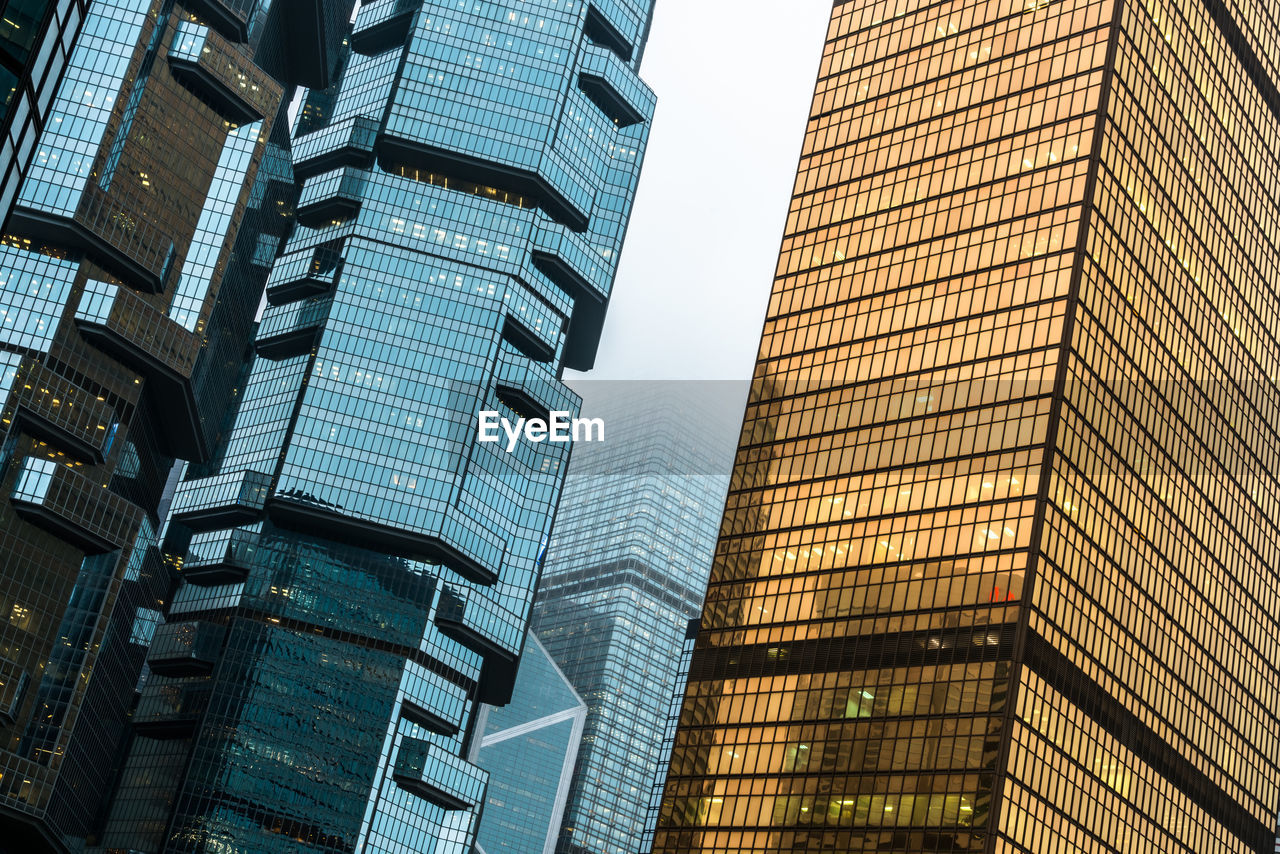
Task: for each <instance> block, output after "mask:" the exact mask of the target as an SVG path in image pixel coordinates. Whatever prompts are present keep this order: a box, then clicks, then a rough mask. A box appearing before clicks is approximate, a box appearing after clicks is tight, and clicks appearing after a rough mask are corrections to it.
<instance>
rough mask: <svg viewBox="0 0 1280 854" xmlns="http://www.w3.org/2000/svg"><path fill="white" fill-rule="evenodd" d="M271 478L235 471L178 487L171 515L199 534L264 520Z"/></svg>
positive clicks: (259, 473)
mask: <svg viewBox="0 0 1280 854" xmlns="http://www.w3.org/2000/svg"><path fill="white" fill-rule="evenodd" d="M270 491H271V476H270V475H267V474H263V473H261V472H256V471H248V470H245V471H235V472H229V473H227V474H217V475H213V476H212V477H205V478H200V479H199V480H188V481H185V482H183V483H181V484H179V485H178V489H177V492H175V493H174V496H173V504H172V506H171V509H170V512H171V514H172V515H173V517H174V518H175V519H177V520H178V521H180V522H182V523H183V524H184V525H186V526H187V527H189V528H192V529H194V530H197V531H212V530H216V529H218V528H231V527H235V526H237V525H243V524H246V523H248V522H252V521H254V520H256V519H258V518H259V517H261V516H262V510H263V507H264V506H265V504H266V500H267V495H268V493H269V492H270Z"/></svg>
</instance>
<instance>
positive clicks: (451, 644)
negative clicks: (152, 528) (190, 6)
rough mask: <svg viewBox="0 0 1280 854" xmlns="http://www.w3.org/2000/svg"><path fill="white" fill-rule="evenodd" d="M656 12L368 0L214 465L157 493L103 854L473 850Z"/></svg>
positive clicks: (307, 131)
mask: <svg viewBox="0 0 1280 854" xmlns="http://www.w3.org/2000/svg"><path fill="white" fill-rule="evenodd" d="M650 14H651V7H650V2H649V0H592V2H588V3H584V2H579V0H523V2H514V0H512V2H470V0H468V2H465V3H459V2H440V3H436V2H406V0H376V2H369V3H365V4H363V5H362V6H361V7H360V8H359V11H358V13H357V15H356V17H355V19H354V22H353V25H352V30H351V33H350V37H349V38H348V40H347V43H346V55H345V58H344V59H343V60H342V63H341V67H340V69H339V71H338V73H337V76H336V82H335V83H334V84H333V85H332V86H330V87H329V88H326V89H323V90H319V89H317V90H311V91H309V92H306V93H305V97H304V99H303V101H302V105H301V108H300V110H299V111H298V113H297V118H296V121H295V126H294V129H293V139H292V161H293V162H292V166H293V170H294V174H295V175H297V176H298V178H299V180H300V181H301V182H302V185H301V195H300V198H299V201H298V208H297V227H296V229H295V230H294V231H293V233H292V235H291V236H290V237H289V239H288V241H287V243H286V244H285V245H284V246H283V247H282V251H281V254H280V256H279V258H278V260H277V261H276V263H275V265H274V268H273V270H272V273H271V275H270V278H269V279H268V282H267V286H266V293H267V299H268V301H269V303H270V304H269V306H268V308H267V309H266V311H265V313H264V314H263V316H262V318H261V323H260V326H259V328H258V331H257V335H256V341H255V351H256V355H255V357H254V358H253V360H252V363H251V365H250V366H248V368H247V372H246V375H245V379H244V383H243V390H242V393H241V394H240V395H239V397H238V398H237V401H236V405H235V406H234V407H233V408H232V410H231V411H230V412H228V413H227V418H228V420H229V423H230V425H231V426H230V429H229V431H228V434H227V435H228V439H227V441H225V442H224V443H222V445H221V446H220V447H219V449H218V451H217V453H216V454H215V458H214V459H213V461H212V462H211V463H208V464H202V465H198V466H192V467H191V468H190V469H189V470H188V472H187V476H186V479H185V480H184V482H183V483H182V484H181V485H180V486H179V488H178V490H177V493H176V495H175V497H174V501H173V505H172V510H171V515H170V522H169V529H168V532H167V535H166V537H165V541H164V549H165V552H166V553H167V554H168V555H170V556H171V560H172V561H173V563H174V565H175V566H177V567H179V575H180V578H181V585H180V588H179V590H178V591H177V593H176V595H175V596H174V598H173V601H172V602H171V604H170V605H169V608H168V613H167V622H166V623H165V624H164V625H163V626H161V627H160V628H159V629H157V631H156V634H155V640H154V643H153V644H152V646H151V650H150V653H149V657H148V662H149V666H150V669H151V677H150V679H149V681H148V684H147V686H146V689H145V691H144V692H143V695H142V698H141V700H140V703H139V706H138V709H137V712H136V713H135V716H134V722H135V727H136V737H135V739H134V742H133V745H132V748H131V751H130V755H129V758H128V761H127V763H126V765H125V768H124V772H123V775H122V778H121V781H120V785H119V787H118V792H117V796H116V799H115V803H114V805H113V807H112V811H111V818H110V821H109V822H108V825H107V830H106V832H105V834H104V836H103V840H102V841H103V844H104V846H105V847H106V848H107V849H123V850H129V851H139V852H158V851H167V852H168V851H172V852H177V851H190V852H196V851H215V850H216V851H253V852H266V851H298V852H302V851H353V852H354V851H361V852H375V851H376V852H404V854H408V852H436V854H445V852H469V851H470V848H471V845H472V844H473V841H474V835H475V824H476V817H477V815H478V812H479V809H480V806H481V804H482V803H483V799H484V792H485V787H486V775H485V773H484V772H483V771H482V770H481V769H480V768H478V767H477V766H475V765H473V764H471V763H470V762H468V761H467V760H466V759H465V758H464V757H466V756H467V755H468V750H469V746H470V741H471V739H472V738H473V737H474V733H473V729H474V727H473V721H472V711H473V708H474V707H475V705H476V704H477V703H478V702H481V701H483V702H488V703H503V702H505V701H506V700H507V699H508V698H509V697H510V693H511V690H512V684H513V681H514V675H515V671H516V665H517V663H518V660H519V658H520V654H521V650H522V647H523V645H524V641H525V634H526V629H527V623H528V618H529V612H530V607H531V602H532V597H533V589H534V586H535V584H536V582H537V579H538V575H539V569H540V556H541V554H540V553H541V550H542V545H543V543H544V542H545V539H546V537H547V536H548V535H549V533H550V527H551V519H552V515H553V512H554V510H555V507H556V503H557V501H558V498H559V493H560V486H561V480H562V478H563V473H564V469H565V463H566V459H567V451H566V450H565V448H566V446H564V445H552V444H538V445H533V444H528V443H521V444H520V445H519V446H518V447H516V449H515V450H514V451H513V452H510V453H509V452H507V450H506V448H505V445H504V444H502V443H498V444H486V443H481V442H479V441H478V436H477V415H478V413H479V412H480V411H485V410H493V411H498V412H501V413H503V414H504V415H505V416H506V417H508V418H510V419H515V418H516V417H518V416H534V415H538V414H542V413H547V412H548V411H559V410H567V411H573V412H576V410H577V407H578V399H577V397H576V396H575V395H574V394H573V393H572V392H570V391H569V390H568V389H567V388H566V387H565V386H564V385H562V383H561V382H560V375H561V372H562V370H563V369H564V368H565V367H566V366H567V367H573V368H589V367H590V366H591V364H592V362H593V359H594V353H595V350H596V346H597V343H598V338H599V335H600V329H601V324H602V321H603V317H604V311H605V306H606V304H607V302H608V298H609V292H610V289H611V285H612V281H613V277H614V272H615V268H616V263H617V259H618V255H619V252H620V250H621V248H622V242H623V236H624V232H625V230H626V224H627V219H628V215H629V212H630V209H631V205H632V199H633V195H634V191H635V187H636V182H637V180H638V176H639V169H640V163H641V159H642V155H643V152H644V149H645V144H646V140H647V134H648V124H649V120H650V117H651V115H652V110H653V106H654V99H653V96H652V94H651V93H650V91H649V90H648V89H647V88H646V87H645V85H644V84H643V83H642V82H641V81H640V80H639V78H638V77H637V68H638V65H639V59H640V54H641V49H642V47H643V44H644V40H645V37H646V33H647V28H648V23H649V18H650Z"/></svg>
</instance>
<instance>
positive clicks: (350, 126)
mask: <svg viewBox="0 0 1280 854" xmlns="http://www.w3.org/2000/svg"><path fill="white" fill-rule="evenodd" d="M415 7H416V4H415ZM377 139H378V123H377V121H376V120H374V119H371V118H369V117H368V116H353V117H351V118H349V119H343V120H342V121H340V122H334V123H333V124H331V125H329V126H328V127H325V128H321V129H320V130H318V131H314V132H313V133H309V134H307V135H306V136H300V137H298V139H297V140H295V141H294V143H293V173H294V174H295V175H296V176H298V177H299V178H309V177H311V176H312V175H319V174H321V173H323V172H329V171H332V170H334V169H338V168H340V167H343V166H355V167H358V168H361V169H367V168H368V167H370V166H371V165H373V146H374V143H375V142H376V141H377Z"/></svg>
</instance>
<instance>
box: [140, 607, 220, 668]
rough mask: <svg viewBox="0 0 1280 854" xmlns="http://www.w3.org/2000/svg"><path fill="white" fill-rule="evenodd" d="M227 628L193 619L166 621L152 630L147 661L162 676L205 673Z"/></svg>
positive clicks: (216, 658)
mask: <svg viewBox="0 0 1280 854" xmlns="http://www.w3.org/2000/svg"><path fill="white" fill-rule="evenodd" d="M226 633H227V630H226V628H225V627H223V626H219V625H216V624H214V623H206V622H202V621H199V620H193V621H190V622H185V623H166V624H164V625H163V626H161V627H160V628H158V629H156V636H155V639H154V640H153V641H152V642H151V649H150V650H149V651H148V652H147V664H148V665H150V666H151V669H152V670H153V671H154V672H156V673H158V674H160V675H162V676H197V675H202V674H206V673H209V672H211V671H212V670H213V665H214V664H216V663H217V661H218V656H219V655H220V654H221V652H222V642H223V640H224V639H225V637H226Z"/></svg>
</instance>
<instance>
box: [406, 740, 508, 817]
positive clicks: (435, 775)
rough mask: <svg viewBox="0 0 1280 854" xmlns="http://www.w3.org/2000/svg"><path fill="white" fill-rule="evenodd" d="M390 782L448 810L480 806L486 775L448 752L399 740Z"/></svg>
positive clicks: (425, 742) (486, 781)
mask: <svg viewBox="0 0 1280 854" xmlns="http://www.w3.org/2000/svg"><path fill="white" fill-rule="evenodd" d="M391 776H392V779H394V780H395V781H396V785H398V786H399V787H400V788H402V789H404V790H405V791H407V792H411V793H412V794H414V795H417V796H418V797H420V798H422V799H423V800H426V801H430V802H431V803H433V804H436V805H437V806H441V807H444V808H445V809H447V810H465V809H471V808H474V807H476V806H478V805H479V803H480V801H481V799H482V798H483V797H484V790H485V786H487V785H488V783H489V773H488V772H487V771H484V770H482V769H480V768H477V767H476V766H474V765H472V764H471V763H470V762H467V761H466V760H463V759H459V758H458V757H457V756H453V755H452V754H450V753H449V752H448V751H447V750H444V749H442V748H440V747H438V746H437V745H435V744H432V743H431V742H429V741H423V740H421V739H416V738H407V737H404V738H401V740H400V748H399V750H397V751H396V760H395V765H394V766H393V769H392V774H391Z"/></svg>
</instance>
